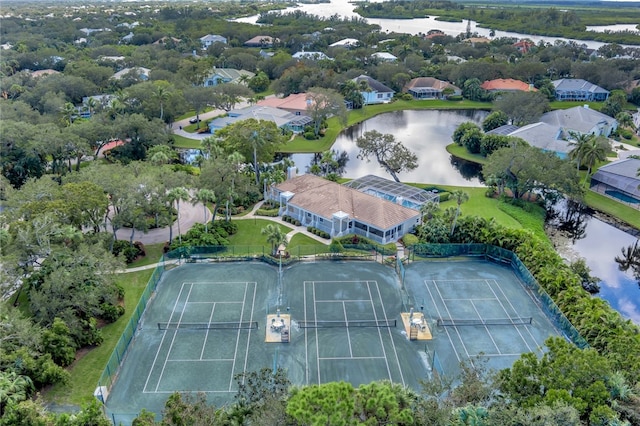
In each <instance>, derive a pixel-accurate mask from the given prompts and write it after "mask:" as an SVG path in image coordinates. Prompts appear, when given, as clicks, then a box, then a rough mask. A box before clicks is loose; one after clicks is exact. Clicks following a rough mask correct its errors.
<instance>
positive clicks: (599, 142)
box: [569, 132, 611, 181]
mask: <svg viewBox="0 0 640 426" xmlns="http://www.w3.org/2000/svg"><path fill="white" fill-rule="evenodd" d="M571 136H572V138H573V141H572V142H570V145H572V146H573V148H572V149H571V151H569V158H570V159H572V160H573V161H575V162H576V164H577V167H578V169H580V166H583V165H585V166H587V174H586V176H585V181H586V179H588V177H589V175H590V174H591V168H592V167H593V166H594V165H595V164H596V163H597V162H598V161H604V160H606V159H607V153H608V152H609V151H610V150H611V143H610V142H609V140H608V139H607V138H604V137H596V136H595V135H592V134H576V133H573V132H572V133H571Z"/></svg>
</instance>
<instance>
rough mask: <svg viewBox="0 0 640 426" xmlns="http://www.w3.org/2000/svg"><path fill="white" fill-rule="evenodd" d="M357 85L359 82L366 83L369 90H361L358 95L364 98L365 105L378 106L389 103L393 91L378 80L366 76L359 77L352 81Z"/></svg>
mask: <svg viewBox="0 0 640 426" xmlns="http://www.w3.org/2000/svg"><path fill="white" fill-rule="evenodd" d="M353 81H355V82H356V83H357V84H360V83H361V82H363V81H364V82H366V83H367V85H368V87H369V90H362V91H360V93H361V94H362V97H363V98H364V104H365V105H371V104H380V103H386V102H389V101H391V99H392V98H393V95H394V94H395V91H394V90H393V89H391V88H389V87H387V86H385V85H384V84H382V83H380V82H379V81H378V80H376V79H374V78H371V77H369V76H368V75H361V76H359V77H356V78H354V79H353Z"/></svg>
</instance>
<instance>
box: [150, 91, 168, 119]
mask: <svg viewBox="0 0 640 426" xmlns="http://www.w3.org/2000/svg"><path fill="white" fill-rule="evenodd" d="M169 96H171V93H170V92H169V90H167V88H166V87H165V86H161V85H159V84H158V85H156V89H155V91H154V92H153V97H154V98H155V99H156V100H157V101H158V102H159V103H160V120H162V119H163V118H164V103H165V102H167V101H168V100H169Z"/></svg>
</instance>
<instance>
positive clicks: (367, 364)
mask: <svg viewBox="0 0 640 426" xmlns="http://www.w3.org/2000/svg"><path fill="white" fill-rule="evenodd" d="M410 308H413V309H414V310H416V311H420V310H421V311H422V312H424V314H425V317H426V318H427V320H428V323H429V326H430V328H431V331H432V333H433V334H434V339H433V340H431V341H428V342H425V341H421V342H418V341H409V339H408V338H407V336H406V333H405V331H404V328H403V325H402V321H401V319H400V313H401V312H406V311H407V310H408V309H410ZM277 309H280V311H281V312H282V313H286V314H290V315H291V330H290V342H289V343H266V342H265V326H266V318H267V315H268V314H275V313H276V312H277ZM516 319H520V320H519V321H515V320H516ZM452 320H453V321H452ZM455 320H467V323H464V324H463V323H462V322H456V321H455ZM469 320H472V321H471V322H472V323H474V325H469V324H468V321H469ZM439 321H440V324H441V325H438V322H439ZM496 322H497V323H499V324H500V325H494V323H496ZM505 322H506V323H505ZM443 324H448V325H443ZM256 327H257V328H256ZM557 334H558V333H557V331H556V330H555V329H554V327H553V326H552V325H551V323H550V322H549V321H548V320H547V319H546V317H545V315H544V314H543V313H542V311H541V310H540V309H539V308H538V306H537V305H536V303H535V301H534V299H533V298H532V297H531V296H530V295H529V294H528V293H527V291H526V290H525V289H524V288H523V286H522V285H521V284H520V283H519V281H518V280H517V278H516V277H515V275H514V274H513V272H511V270H510V269H509V268H506V267H502V266H499V265H496V264H492V263H489V262H484V261H465V262H415V263H412V264H410V265H407V268H406V275H405V283H404V287H403V286H402V284H401V282H400V280H399V278H398V276H397V275H396V273H395V272H394V270H393V269H391V268H389V267H385V266H383V265H380V264H378V263H374V262H328V261H327V262H314V263H301V264H296V265H293V266H291V267H289V268H287V269H285V270H284V271H283V273H282V277H281V279H280V277H279V273H278V269H277V268H274V267H271V266H268V265H266V264H262V263H255V262H246V263H212V264H184V265H181V266H179V267H177V268H175V269H172V270H169V271H166V272H165V273H164V275H163V277H162V280H161V282H160V283H159V285H158V288H157V292H156V294H155V295H154V296H153V298H152V299H151V300H150V301H149V303H148V306H147V308H146V311H145V314H144V316H143V318H142V320H141V322H140V324H139V328H138V330H137V332H136V335H135V338H134V340H133V342H132V343H131V345H130V347H129V349H128V351H127V353H126V358H125V359H124V360H123V362H122V366H121V369H120V372H119V374H118V378H117V380H116V381H115V384H114V385H113V387H112V388H111V391H110V394H109V397H108V399H107V411H108V413H109V415H110V416H112V418H115V419H116V421H122V422H123V423H124V424H126V423H130V421H131V419H133V418H134V417H135V415H136V414H137V413H138V412H139V411H140V410H141V409H142V408H146V409H147V410H151V411H154V412H156V413H160V412H161V411H162V408H163V407H164V402H165V401H166V399H167V397H168V396H169V395H170V394H171V393H173V392H175V391H184V392H204V393H205V394H206V395H207V398H208V400H209V401H210V402H212V403H214V404H216V405H218V406H219V405H222V404H225V403H230V402H232V401H233V396H234V394H235V392H236V388H237V384H236V382H235V380H234V376H235V375H236V374H238V373H242V372H245V371H256V370H259V369H261V368H265V367H267V368H274V367H275V366H279V367H282V368H284V369H285V370H286V371H287V373H288V376H289V379H290V380H291V381H292V383H294V384H296V385H306V384H318V383H326V382H331V381H339V380H345V381H348V382H351V383H353V384H354V385H355V386H358V385H359V384H362V383H369V382H371V381H374V380H390V381H392V382H394V383H399V384H402V385H404V386H408V387H411V388H414V389H419V388H420V385H419V381H420V380H423V379H427V378H429V377H431V375H432V374H433V373H434V372H436V373H438V374H446V375H455V374H457V372H458V371H459V362H460V361H470V362H475V360H476V359H477V356H478V355H482V356H483V357H485V359H487V360H488V365H489V367H492V368H505V367H508V366H510V365H511V364H512V363H513V361H514V360H515V359H517V358H518V357H519V356H520V354H521V353H523V352H536V353H540V351H541V349H540V347H541V345H542V344H543V342H544V340H545V339H546V338H547V337H548V336H550V335H557Z"/></svg>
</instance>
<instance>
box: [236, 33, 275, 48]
mask: <svg viewBox="0 0 640 426" xmlns="http://www.w3.org/2000/svg"><path fill="white" fill-rule="evenodd" d="M279 41H280V40H279V39H277V38H273V37H271V36H268V35H257V36H255V37H253V38H251V39H249V40H247V41H245V42H244V45H245V46H247V47H262V48H267V47H273V43H277V42H279Z"/></svg>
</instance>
